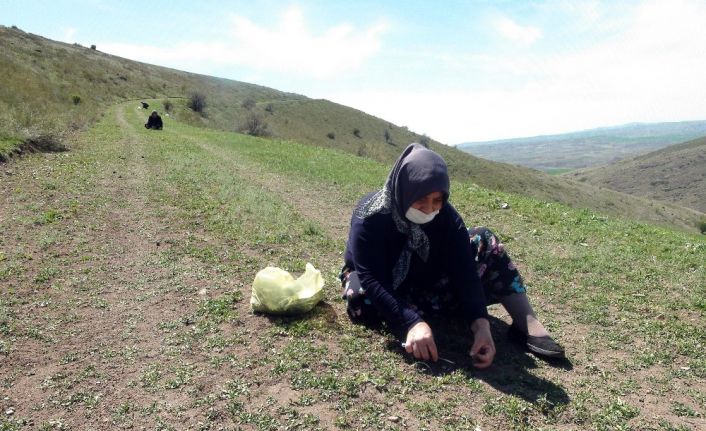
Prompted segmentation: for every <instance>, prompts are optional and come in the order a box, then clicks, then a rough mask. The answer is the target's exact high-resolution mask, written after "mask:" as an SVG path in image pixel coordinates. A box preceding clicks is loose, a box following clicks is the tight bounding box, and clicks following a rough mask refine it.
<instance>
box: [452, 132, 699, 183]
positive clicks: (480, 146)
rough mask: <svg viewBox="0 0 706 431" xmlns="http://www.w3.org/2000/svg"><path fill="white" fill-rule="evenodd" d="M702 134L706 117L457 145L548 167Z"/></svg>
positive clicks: (601, 159) (592, 162)
mask: <svg viewBox="0 0 706 431" xmlns="http://www.w3.org/2000/svg"><path fill="white" fill-rule="evenodd" d="M705 135H706V121H684V122H674V123H652V124H628V125H625V126H617V127H604V128H600V129H592V130H586V131H582V132H574V133H565V134H560V135H547V136H536V137H532V138H518V139H507V140H499V141H488V142H468V143H464V144H459V145H457V148H459V149H461V150H463V151H467V152H469V153H471V154H473V155H475V156H478V157H483V158H485V159H489V160H495V161H498V162H505V163H512V164H516V165H521V166H528V167H531V168H535V169H541V170H543V171H552V170H554V169H577V168H585V167H591V166H599V165H605V164H608V163H613V162H616V161H618V160H622V159H625V158H629V157H634V156H636V155H638V154H643V153H646V152H650V151H655V150H658V149H660V148H664V147H667V146H669V145H673V144H678V143H681V142H685V141H688V140H691V139H694V138H698V137H701V136H705Z"/></svg>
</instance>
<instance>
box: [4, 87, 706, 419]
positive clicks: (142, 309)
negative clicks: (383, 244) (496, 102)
mask: <svg viewBox="0 0 706 431" xmlns="http://www.w3.org/2000/svg"><path fill="white" fill-rule="evenodd" d="M152 103H159V102H157V101H152ZM145 117H146V112H145V111H143V110H139V109H137V107H136V106H135V104H134V103H128V104H122V105H118V106H116V107H114V108H111V109H110V110H109V111H108V112H106V113H105V115H104V116H103V117H102V119H101V120H100V121H99V122H98V123H97V124H96V125H95V126H94V127H91V128H90V129H89V130H87V131H86V132H84V133H82V134H80V135H78V136H76V137H75V138H74V139H73V140H72V141H71V142H70V143H69V147H70V150H71V151H68V152H62V153H37V154H33V155H29V156H25V157H21V158H17V159H15V160H13V161H12V162H10V163H6V164H2V165H0V229H1V230H2V232H3V235H2V236H0V286H1V290H0V364H1V366H0V400H2V401H0V403H1V405H0V407H2V412H3V415H2V416H1V417H0V429H3V430H15V429H20V430H24V429H27V430H30V429H45V430H49V429H95V428H103V429H140V428H141V427H144V428H145V429H203V430H207V429H214V430H215V429H257V430H278V429H291V430H295V429H301V430H313V429H322V430H324V429H428V430H440V429H442V430H444V429H445V430H463V429H468V430H476V429H482V430H493V429H507V430H538V429H544V430H550V429H551V430H553V429H556V430H566V429H580V430H584V429H589V430H699V429H704V428H705V427H706V383H704V382H706V354H704V346H705V345H706V329H705V328H704V324H703V323H704V317H706V300H705V299H704V298H706V269H705V268H704V262H706V237H704V236H702V235H697V234H689V233H684V232H678V231H674V230H669V229H664V228H659V227H653V226H649V225H645V224H641V223H637V222H626V221H621V220H619V219H613V218H610V217H605V216H603V215H600V214H597V213H594V212H591V211H588V210H576V209H572V208H569V207H566V206H562V205H560V204H556V203H548V202H544V201H539V200H534V199H531V198H527V197H522V196H518V195H512V194H504V193H498V192H494V191H491V190H488V189H485V188H482V187H480V186H477V185H474V184H472V183H467V182H454V183H453V185H452V193H451V201H452V202H453V203H454V205H455V206H456V207H457V208H458V210H459V212H460V213H461V214H462V216H463V217H464V219H465V220H466V222H467V223H468V224H469V225H486V226H489V227H491V228H492V229H494V230H495V231H497V232H498V233H500V235H501V237H502V239H503V241H504V242H505V244H506V246H507V248H508V250H509V251H510V253H511V254H512V255H513V257H514V258H515V260H516V261H517V263H518V266H519V267H520V269H521V270H522V272H523V274H524V275H525V278H526V281H527V283H528V285H529V286H530V296H531V298H532V300H533V302H534V304H535V308H536V309H537V311H538V314H539V316H540V318H541V319H542V320H543V321H544V322H545V324H546V325H547V326H548V327H549V329H550V330H551V331H552V332H553V333H554V334H555V335H556V337H557V338H558V339H559V340H560V341H561V342H562V343H563V344H564V345H565V346H566V348H567V354H568V358H569V360H568V361H567V362H564V363H546V362H543V361H541V360H537V359H536V358H534V357H533V356H531V355H528V354H526V353H524V352H522V351H520V350H518V349H517V348H515V347H514V346H512V345H510V344H509V343H508V342H507V341H506V338H505V332H506V330H507V327H508V325H507V322H508V320H507V316H506V315H505V314H504V312H502V311H501V310H500V309H499V308H495V307H492V308H491V314H492V315H493V316H494V317H493V319H492V330H493V335H494V337H495V339H496V344H497V348H498V355H497V357H496V361H495V363H494V365H493V366H492V367H491V368H490V369H488V370H484V371H478V370H475V369H474V368H473V367H472V366H471V362H470V358H468V357H467V355H466V349H467V346H468V345H469V344H468V343H469V342H470V341H469V338H468V334H466V333H465V332H464V331H462V330H461V329H458V328H457V329H456V330H454V331H451V332H450V333H449V335H447V336H439V339H438V340H437V341H438V343H439V346H440V349H441V354H442V356H444V357H445V358H448V359H450V360H452V361H453V362H454V363H455V364H453V365H450V364H446V363H439V364H425V363H420V362H415V361H414V360H412V359H411V358H410V357H408V356H407V355H406V354H404V353H403V352H402V350H401V349H400V348H399V347H397V344H396V343H395V340H394V339H393V338H392V337H391V336H390V335H389V334H387V333H385V332H384V331H382V332H379V331H373V330H368V329H365V328H362V327H359V326H354V325H352V324H351V323H350V322H349V320H348V318H347V316H346V313H345V309H344V304H343V302H342V301H341V300H340V299H339V283H338V281H337V279H336V274H337V271H338V269H339V267H340V265H341V259H342V256H341V252H342V251H343V248H344V241H345V238H346V234H347V224H348V220H349V217H350V212H351V210H352V208H353V206H354V204H355V201H356V200H357V198H358V197H359V196H360V195H361V194H362V193H364V192H367V191H370V190H373V189H377V188H379V187H380V186H381V185H382V183H383V181H384V179H385V176H386V175H387V171H388V169H389V166H388V165H387V164H381V163H378V162H375V161H372V160H369V159H366V158H362V157H357V156H355V155H352V154H350V153H346V152H342V151H336V150H326V149H321V148H317V147H313V146H308V145H300V144H297V143H293V142H288V141H281V140H266V139H259V138H253V137H249V136H246V135H242V134H235V133H229V132H220V131H214V130H208V129H203V128H194V127H191V126H188V125H186V124H184V123H180V122H177V121H175V120H173V119H171V118H165V130H164V131H162V132H157V131H148V130H145V129H144V128H143V127H142V123H143V122H144V121H145ZM504 202H507V203H509V204H510V208H509V209H501V205H500V204H501V203H504ZM306 262H311V263H313V264H314V265H315V266H316V267H317V268H319V269H321V270H322V273H323V274H324V276H325V280H326V286H325V287H324V289H325V291H326V294H325V301H324V302H323V303H321V304H319V306H317V308H316V309H315V310H314V311H313V312H311V313H309V314H307V315H304V316H301V317H297V318H283V317H275V318H273V317H267V316H261V315H254V314H253V313H252V312H251V311H250V305H249V298H250V285H251V283H252V280H253V278H254V276H255V273H256V272H257V271H258V270H259V269H261V268H263V267H265V266H267V265H270V264H272V265H277V266H280V267H282V268H284V269H287V270H289V271H292V272H302V271H303V269H304V264H305V263H306Z"/></svg>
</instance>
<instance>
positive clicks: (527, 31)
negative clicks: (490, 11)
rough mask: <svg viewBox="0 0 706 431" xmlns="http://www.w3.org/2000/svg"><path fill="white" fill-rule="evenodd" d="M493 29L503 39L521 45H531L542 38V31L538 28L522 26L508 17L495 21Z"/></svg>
mask: <svg viewBox="0 0 706 431" xmlns="http://www.w3.org/2000/svg"><path fill="white" fill-rule="evenodd" d="M493 27H494V28H495V30H496V31H497V32H498V33H499V34H500V35H501V36H502V37H504V38H505V39H509V40H511V41H513V42H516V43H519V44H521V45H527V46H529V45H532V44H533V43H535V42H536V41H537V40H538V39H539V38H541V37H542V30H541V29H540V28H539V27H532V26H522V25H520V24H518V23H516V22H515V21H513V20H512V19H510V18H508V17H500V18H497V19H495V20H494V21H493Z"/></svg>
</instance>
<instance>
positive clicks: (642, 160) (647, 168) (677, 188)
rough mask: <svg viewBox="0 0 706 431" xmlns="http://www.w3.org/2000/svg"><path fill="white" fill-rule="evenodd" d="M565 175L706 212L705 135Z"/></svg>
mask: <svg viewBox="0 0 706 431" xmlns="http://www.w3.org/2000/svg"><path fill="white" fill-rule="evenodd" d="M566 175H567V176H568V177H570V178H573V179H576V180H578V181H585V182H588V183H591V184H595V185H600V186H602V187H607V188H610V189H613V190H617V191H621V192H624V193H629V194H632V195H637V196H642V197H647V198H650V199H657V200H662V201H668V202H673V203H676V204H678V205H681V206H685V207H688V208H693V209H695V210H698V211H701V212H706V138H700V139H695V140H693V141H689V142H685V143H683V144H680V145H672V146H670V147H667V148H665V149H662V150H659V151H655V152H652V153H649V154H645V155H642V156H639V157H635V158H633V159H630V160H623V161H621V162H618V163H614V164H611V165H608V166H602V167H598V168H592V169H583V170H580V171H575V172H571V173H568V174H566Z"/></svg>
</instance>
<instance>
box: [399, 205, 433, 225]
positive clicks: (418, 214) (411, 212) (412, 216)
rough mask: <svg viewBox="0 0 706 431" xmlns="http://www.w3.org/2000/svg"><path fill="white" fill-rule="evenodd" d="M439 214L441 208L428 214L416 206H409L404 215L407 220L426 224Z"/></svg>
mask: <svg viewBox="0 0 706 431" xmlns="http://www.w3.org/2000/svg"><path fill="white" fill-rule="evenodd" d="M437 214H439V210H436V211H434V212H430V213H429V214H426V213H424V212H422V211H419V210H418V209H416V208H412V207H409V209H408V210H407V212H406V213H405V215H404V216H405V217H407V220H409V221H411V222H412V223H416V224H426V223H429V222H430V221H432V220H434V217H436V215H437Z"/></svg>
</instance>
